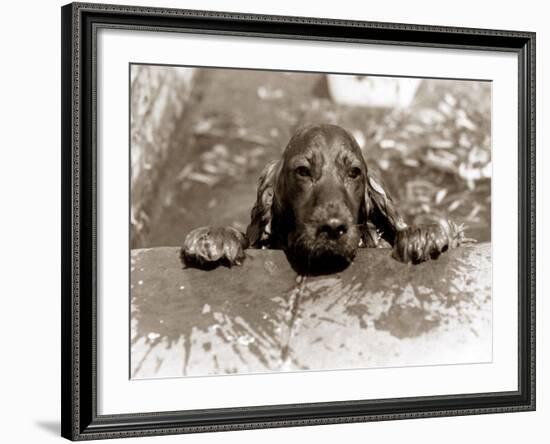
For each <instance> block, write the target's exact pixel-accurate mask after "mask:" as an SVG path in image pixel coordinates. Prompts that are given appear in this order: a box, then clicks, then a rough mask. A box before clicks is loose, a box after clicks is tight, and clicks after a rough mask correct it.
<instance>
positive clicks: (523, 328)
mask: <svg viewBox="0 0 550 444" xmlns="http://www.w3.org/2000/svg"><path fill="white" fill-rule="evenodd" d="M61 15H62V33H61V47H62V61H61V72H62V77H61V86H62V88H61V90H62V96H61V102H62V119H61V120H62V125H61V136H62V192H61V197H62V247H61V248H62V276H61V280H62V304H61V309H62V328H61V335H62V436H64V437H65V438H68V439H71V440H84V439H100V438H119V437H131V436H147V435H161V434H176V433H192V432H207V431H222V430H236V429H251V428H265V427H287V426H300V425H314V424H331V423H344V422H360V421H378V420H390V419H405V418H424V417H435V416H452V415H472V414H483V413H501V412H516V411H527V410H534V409H535V33H533V32H518V31H502V30H487V29H469V28H451V27H440V26H424V25H409V24H396V23H379V22H359V21H348V20H332V19H321V18H306V17H283V16H265V15H252V14H235V13H225V12H207V11H192V10H177V9H160V8H145V7H131V6H117V5H103V4H84V3H72V4H68V5H66V6H64V7H63V8H62V10H61ZM100 27H107V28H109V27H116V28H125V29H128V30H132V29H148V30H162V31H173V32H193V33H210V34H221V35H240V36H261V37H265V38H291V39H309V40H319V41H339V42H354V43H376V44H394V45H395V44H397V45H411V46H425V47H436V48H455V49H456V48H460V49H469V50H485V51H508V52H513V53H515V54H516V55H517V58H518V66H519V73H518V79H519V139H518V158H519V184H518V189H519V232H518V242H519V258H518V259H519V268H518V278H519V281H518V282H519V286H518V292H519V297H518V300H519V307H518V309H519V311H518V313H519V319H518V346H519V347H518V363H519V369H518V375H519V381H518V390H517V391H513V392H496V393H472V394H467V395H452V396H427V397H416V398H401V399H400V398H395V399H390V400H383V401H380V400H364V401H349V402H348V401H341V402H325V403H312V404H297V405H276V406H260V407H242V408H223V409H209V410H193V411H171V412H151V413H143V414H120V415H108V416H105V415H98V414H97V381H96V356H95V353H96V322H97V312H96V288H97V286H96V248H97V245H96V237H95V233H96V214H97V208H96V202H97V201H96V175H97V165H96V146H95V143H96V136H95V130H96V126H95V125H96V116H95V112H96V110H95V106H96V100H95V99H96V95H95V94H96V91H95V67H96V59H95V57H96V56H95V51H96V42H95V40H96V31H97V29H98V28H100Z"/></svg>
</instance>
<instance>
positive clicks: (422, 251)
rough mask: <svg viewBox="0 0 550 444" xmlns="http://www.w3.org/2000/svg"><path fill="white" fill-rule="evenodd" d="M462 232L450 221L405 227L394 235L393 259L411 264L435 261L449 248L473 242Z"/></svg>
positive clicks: (462, 229)
mask: <svg viewBox="0 0 550 444" xmlns="http://www.w3.org/2000/svg"><path fill="white" fill-rule="evenodd" d="M464 230H465V228H464V227H463V226H462V225H457V224H455V223H454V222H452V221H442V222H440V223H435V224H429V225H412V226H410V227H406V228H404V229H402V230H399V231H398V232H397V233H396V236H395V242H394V247H393V257H394V258H396V259H397V260H399V261H401V262H412V263H413V264H418V263H420V262H424V261H427V260H429V259H437V258H438V257H439V255H440V254H441V253H443V252H445V251H447V250H448V249H449V248H457V247H459V246H460V245H463V244H466V243H472V242H475V240H473V239H467V238H466V237H465V236H464Z"/></svg>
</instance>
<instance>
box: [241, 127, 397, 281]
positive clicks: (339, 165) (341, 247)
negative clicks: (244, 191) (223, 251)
mask: <svg viewBox="0 0 550 444" xmlns="http://www.w3.org/2000/svg"><path fill="white" fill-rule="evenodd" d="M388 207H390V208H389V210H390V211H389V212H390V213H391V212H392V211H393V210H394V207H393V205H391V199H389V197H388V195H387V193H386V191H385V189H384V187H383V185H382V184H381V182H380V181H377V180H376V179H374V178H373V177H372V175H371V174H370V172H369V171H368V169H367V165H366V163H365V160H364V158H363V155H362V153H361V150H360V148H359V146H358V144H357V142H356V141H355V139H354V137H353V136H352V135H351V134H349V133H348V132H347V131H345V130H344V129H343V128H341V127H339V126H336V125H310V126H306V127H303V128H301V129H299V130H298V131H297V132H296V133H295V134H294V136H293V137H292V138H291V139H290V141H289V143H288V145H287V147H286V149H285V151H284V154H283V156H282V159H281V160H279V161H277V162H274V163H272V164H270V165H268V166H267V167H266V169H265V170H264V173H263V174H262V177H261V178H260V186H259V189H258V199H257V201H256V205H255V206H254V208H253V210H252V221H251V224H250V226H249V227H248V230H247V237H248V239H249V241H250V243H251V245H255V246H261V245H269V246H272V247H280V248H283V249H284V250H285V251H286V252H287V255H288V256H289V259H291V262H293V264H294V265H296V266H298V267H299V268H301V269H303V270H307V271H311V270H315V269H317V270H319V269H325V268H329V269H337V268H342V267H344V266H347V265H348V264H349V263H350V262H351V261H352V260H353V258H354V257H355V253H356V250H357V248H358V247H359V245H360V243H365V244H372V243H373V242H374V243H375V242H376V241H377V235H376V230H375V229H374V227H373V224H375V225H384V224H385V223H386V224H387V222H388V221H387V214H388ZM395 215H396V216H397V213H395ZM389 225H390V226H389V227H385V228H391V229H395V221H392V222H390V224H389ZM391 229H390V230H388V233H389V234H390V235H393V234H392V233H390V231H391Z"/></svg>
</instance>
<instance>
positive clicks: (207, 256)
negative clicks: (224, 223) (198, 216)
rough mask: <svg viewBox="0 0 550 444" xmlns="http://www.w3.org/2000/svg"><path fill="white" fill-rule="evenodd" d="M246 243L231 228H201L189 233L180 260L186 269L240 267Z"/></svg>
mask: <svg viewBox="0 0 550 444" xmlns="http://www.w3.org/2000/svg"><path fill="white" fill-rule="evenodd" d="M247 246H248V241H247V240H246V237H245V236H244V234H242V233H241V232H240V231H238V230H236V229H235V228H232V227H223V228H212V227H201V228H196V229H195V230H193V231H191V232H190V233H189V234H188V235H187V237H186V238H185V241H184V242H183V247H182V248H181V260H182V262H183V264H184V265H185V266H186V267H198V268H206V269H209V268H214V267H217V266H218V265H225V266H228V267H231V266H233V265H241V264H242V262H243V261H244V259H245V257H246V255H245V253H244V249H245V248H246V247H247Z"/></svg>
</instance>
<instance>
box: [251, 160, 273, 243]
mask: <svg viewBox="0 0 550 444" xmlns="http://www.w3.org/2000/svg"><path fill="white" fill-rule="evenodd" d="M278 175H279V162H278V161H273V162H271V163H268V164H267V165H266V166H265V168H264V169H263V171H262V174H261V176H260V180H259V182H258V194H257V197H256V203H255V204H254V207H253V208H252V212H251V214H250V225H249V226H248V228H247V229H246V237H247V239H248V242H249V243H250V246H251V247H261V246H263V245H268V244H269V239H270V237H271V218H272V217H273V194H274V191H275V184H276V183H277V177H278Z"/></svg>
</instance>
